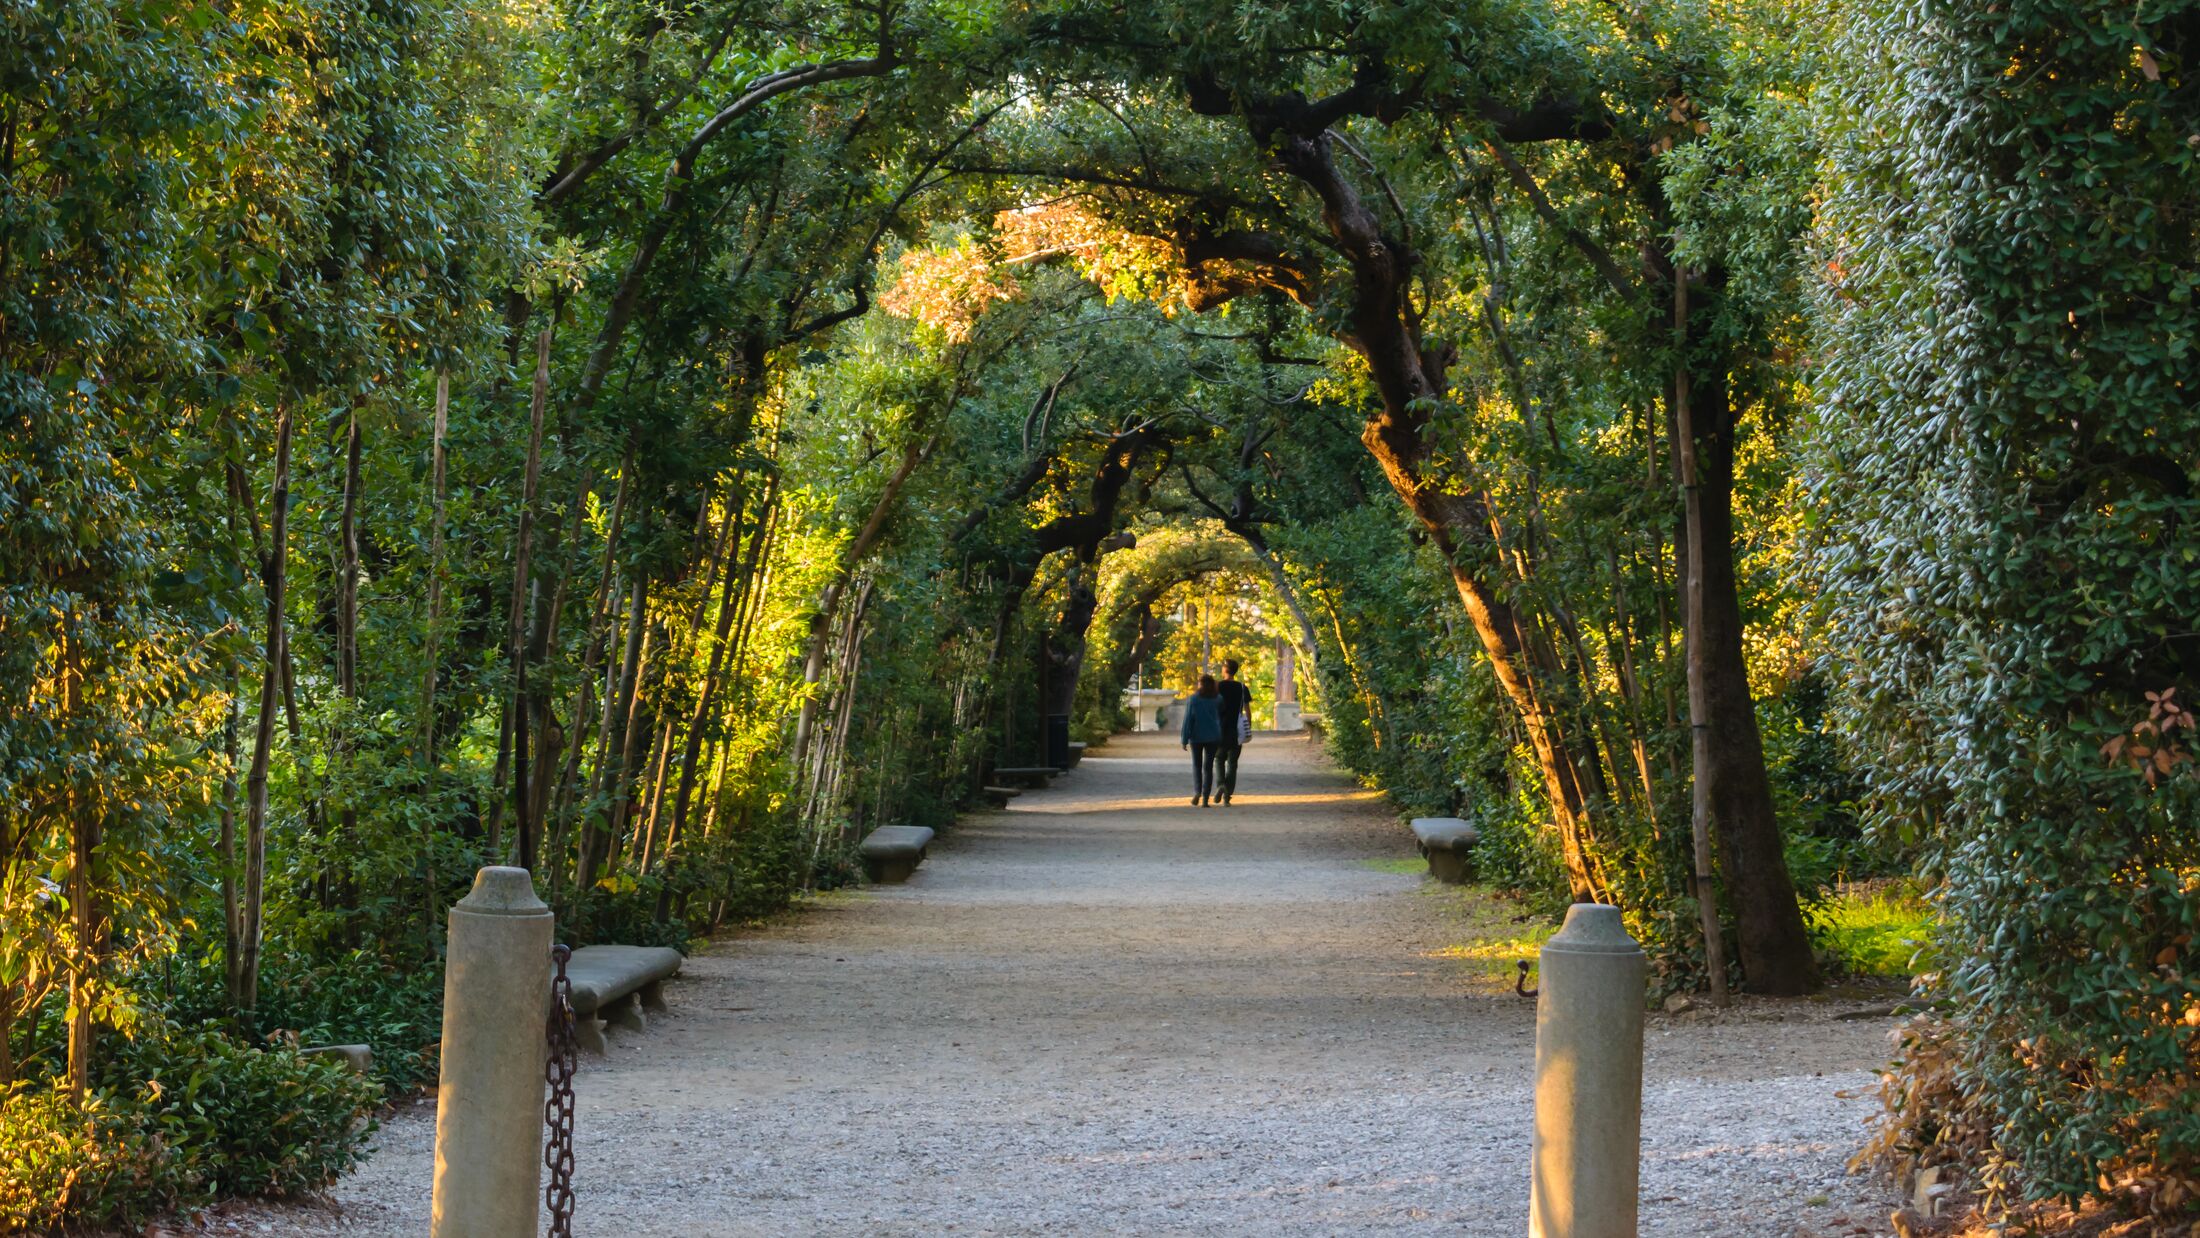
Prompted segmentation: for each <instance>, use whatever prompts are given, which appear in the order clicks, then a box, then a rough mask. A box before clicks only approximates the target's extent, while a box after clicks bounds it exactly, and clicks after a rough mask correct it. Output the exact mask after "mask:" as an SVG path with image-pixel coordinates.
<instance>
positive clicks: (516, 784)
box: [489, 327, 551, 871]
mask: <svg viewBox="0 0 2200 1238" xmlns="http://www.w3.org/2000/svg"><path fill="white" fill-rule="evenodd" d="M550 331H551V329H550V328H549V327H544V328H543V329H542V333H541V334H540V335H538V336H536V337H535V388H534V395H533V398H532V399H531V400H530V401H529V407H528V430H527V466H526V471H525V475H524V478H523V480H522V483H521V489H520V504H519V532H518V535H517V536H516V537H515V539H514V541H513V548H512V607H511V611H510V614H509V615H508V616H507V619H506V623H505V651H506V653H505V656H506V658H507V660H508V663H509V665H510V666H511V668H512V694H511V703H510V705H509V709H510V711H511V712H510V714H509V717H510V719H511V722H510V731H511V737H512V741H511V747H510V751H509V753H508V759H509V762H510V769H509V773H510V775H511V780H512V789H511V801H512V807H513V809H514V813H515V815H516V816H517V817H518V821H517V822H516V823H515V827H514V828H515V832H516V833H517V835H518V844H519V845H518V857H519V866H520V867H521V868H524V869H528V870H530V871H532V870H533V869H534V867H535V834H534V829H533V827H532V823H531V822H529V820H528V818H527V807H528V794H527V773H528V770H527V760H528V753H527V708H526V706H527V617H528V610H529V609H530V608H529V606H528V601H529V599H530V598H531V596H532V590H531V588H530V586H532V584H533V583H534V579H533V576H532V564H531V563H530V562H529V552H530V551H531V549H532V543H533V540H534V532H535V487H536V485H537V484H538V483H539V482H540V480H541V477H542V421H543V411H544V409H545V408H547V407H548V405H549V402H550ZM504 803H505V797H504V787H503V786H502V785H501V784H500V785H498V786H497V788H496V806H495V807H494V808H493V809H492V810H491V815H490V817H489V852H490V854H491V855H500V854H501V853H502V848H503V821H504V818H503V812H504Z"/></svg>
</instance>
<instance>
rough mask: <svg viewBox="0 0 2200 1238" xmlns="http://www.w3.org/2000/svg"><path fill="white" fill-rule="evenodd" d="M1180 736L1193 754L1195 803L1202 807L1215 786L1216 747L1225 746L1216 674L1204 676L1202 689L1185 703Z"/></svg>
mask: <svg viewBox="0 0 2200 1238" xmlns="http://www.w3.org/2000/svg"><path fill="white" fill-rule="evenodd" d="M1177 738H1178V739H1179V740H1181V741H1182V743H1183V745H1184V746H1185V747H1186V748H1189V749H1191V753H1192V806H1193V807H1195V808H1197V807H1202V806H1204V805H1205V804H1206V803H1207V799H1208V797H1209V796H1211V795H1212V794H1213V793H1214V789H1215V750H1216V749H1217V748H1219V747H1221V746H1222V711H1221V706H1220V699H1219V698H1218V696H1217V695H1216V692H1215V677H1214V676H1212V675H1201V676H1200V677H1199V691H1198V692H1197V693H1195V694H1193V696H1192V699H1191V700H1189V701H1186V702H1185V703H1184V725H1183V727H1182V728H1181V730H1180V731H1179V732H1178V736H1177Z"/></svg>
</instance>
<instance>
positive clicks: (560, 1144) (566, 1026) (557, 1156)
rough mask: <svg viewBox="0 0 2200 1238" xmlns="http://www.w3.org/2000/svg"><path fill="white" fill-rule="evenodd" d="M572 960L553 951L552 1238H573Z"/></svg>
mask: <svg viewBox="0 0 2200 1238" xmlns="http://www.w3.org/2000/svg"><path fill="white" fill-rule="evenodd" d="M572 957H573V950H572V947H570V946H552V947H551V948H550V960H551V964H552V975H551V979H550V1019H549V1027H548V1028H547V1029H546V1030H547V1033H548V1035H547V1039H548V1041H549V1053H548V1055H547V1058H546V1059H545V1064H544V1066H543V1070H542V1075H543V1079H544V1081H545V1082H547V1083H548V1084H549V1085H550V1097H549V1099H548V1100H546V1101H544V1102H543V1106H542V1122H543V1125H544V1126H546V1127H548V1128H549V1138H548V1139H546V1140H545V1141H544V1142H543V1146H542V1164H543V1168H545V1169H548V1170H549V1171H550V1181H549V1183H548V1184H547V1185H545V1186H544V1187H543V1188H542V1202H543V1206H544V1207H546V1208H548V1209H549V1210H550V1238H573V1072H574V1070H575V1069H576V1068H577V1067H578V1066H579V1064H580V1062H579V1055H578V1053H577V1051H576V1049H575V1046H574V1043H573V984H572V982H571V981H569V980H567V979H566V978H565V961H566V960H567V959H570V958H572Z"/></svg>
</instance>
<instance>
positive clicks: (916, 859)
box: [856, 825, 932, 882]
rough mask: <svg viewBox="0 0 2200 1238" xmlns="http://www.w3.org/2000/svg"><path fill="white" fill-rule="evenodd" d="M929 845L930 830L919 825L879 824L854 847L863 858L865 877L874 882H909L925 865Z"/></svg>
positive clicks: (930, 841)
mask: <svg viewBox="0 0 2200 1238" xmlns="http://www.w3.org/2000/svg"><path fill="white" fill-rule="evenodd" d="M931 845H932V831H931V830H930V829H929V828H927V827H925V826H921V825H882V826H880V827H878V828H877V829H875V830H872V831H871V832H870V833H869V834H868V835H866V836H865V837H864V839H863V842H862V843H861V844H860V845H858V846H857V847H856V853H857V854H858V855H861V856H862V857H863V872H864V875H865V876H867V877H869V878H870V879H871V880H873V881H878V882H895V881H907V880H909V874H911V873H913V872H915V871H917V865H919V864H922V863H924V849H925V848H926V847H929V846H931Z"/></svg>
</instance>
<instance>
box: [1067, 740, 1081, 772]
mask: <svg viewBox="0 0 2200 1238" xmlns="http://www.w3.org/2000/svg"><path fill="white" fill-rule="evenodd" d="M1085 747H1086V745H1084V744H1071V745H1070V746H1069V764H1068V765H1067V766H1065V767H1064V768H1065V769H1076V768H1077V763H1078V762H1079V761H1082V760H1084V759H1085Z"/></svg>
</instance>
